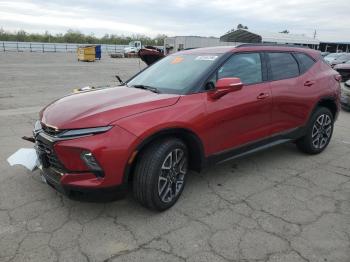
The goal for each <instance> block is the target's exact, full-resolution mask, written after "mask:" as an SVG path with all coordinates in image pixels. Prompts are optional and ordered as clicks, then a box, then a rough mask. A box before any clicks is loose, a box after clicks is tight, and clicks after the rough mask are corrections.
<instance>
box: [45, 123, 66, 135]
mask: <svg viewBox="0 0 350 262" xmlns="http://www.w3.org/2000/svg"><path fill="white" fill-rule="evenodd" d="M41 128H42V130H43V131H44V133H46V134H48V135H50V136H58V135H59V134H61V133H62V132H63V131H64V130H58V129H55V128H53V127H50V126H47V125H45V124H43V123H42V124H41Z"/></svg>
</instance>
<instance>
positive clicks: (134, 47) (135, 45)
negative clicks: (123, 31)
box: [124, 41, 142, 54]
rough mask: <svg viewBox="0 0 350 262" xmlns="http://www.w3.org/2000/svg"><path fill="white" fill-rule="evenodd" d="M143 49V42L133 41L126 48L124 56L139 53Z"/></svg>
mask: <svg viewBox="0 0 350 262" xmlns="http://www.w3.org/2000/svg"><path fill="white" fill-rule="evenodd" d="M141 48H142V44H141V41H131V42H130V43H129V46H128V47H125V48H124V54H129V53H137V52H138V51H139V50H140V49H141Z"/></svg>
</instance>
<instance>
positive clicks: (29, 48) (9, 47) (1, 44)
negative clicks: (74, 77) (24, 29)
mask: <svg viewBox="0 0 350 262" xmlns="http://www.w3.org/2000/svg"><path fill="white" fill-rule="evenodd" d="M86 45H89V44H66V43H37V42H8V41H0V52H42V53H49V52H51V53H52V52H66V53H68V52H76V51H77V48H78V47H79V46H86ZM125 47H127V45H105V44H102V45H101V51H102V52H104V53H122V52H123V50H124V48H125Z"/></svg>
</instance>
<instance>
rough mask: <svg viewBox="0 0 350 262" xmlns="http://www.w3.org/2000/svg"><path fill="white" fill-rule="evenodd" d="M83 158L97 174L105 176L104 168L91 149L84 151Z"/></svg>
mask: <svg viewBox="0 0 350 262" xmlns="http://www.w3.org/2000/svg"><path fill="white" fill-rule="evenodd" d="M81 159H82V160H83V161H84V162H85V164H86V165H87V166H88V167H89V168H90V169H91V171H93V172H94V173H95V174H96V175H97V176H103V170H102V168H101V167H100V165H99V164H98V162H97V160H96V158H95V157H94V155H93V154H92V153H91V152H90V151H83V152H82V153H81Z"/></svg>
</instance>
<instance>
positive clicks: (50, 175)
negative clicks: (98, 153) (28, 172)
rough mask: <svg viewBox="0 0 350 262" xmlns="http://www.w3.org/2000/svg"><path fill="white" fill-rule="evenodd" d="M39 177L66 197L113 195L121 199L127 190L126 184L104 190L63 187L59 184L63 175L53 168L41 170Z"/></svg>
mask: <svg viewBox="0 0 350 262" xmlns="http://www.w3.org/2000/svg"><path fill="white" fill-rule="evenodd" d="M41 175H42V178H43V180H44V181H45V182H46V183H47V184H48V185H49V186H51V187H52V188H53V189H55V190H56V191H58V192H60V193H61V194H64V195H66V196H68V197H75V196H81V195H83V194H87V195H90V196H92V197H94V196H98V197H104V196H107V195H113V197H123V196H125V195H126V193H127V189H128V187H127V184H126V183H123V184H121V185H117V186H111V187H104V188H86V187H79V186H69V185H65V184H64V183H61V179H62V177H63V176H64V175H65V174H62V173H60V172H59V171H57V170H55V169H53V168H41ZM94 199H96V198H94Z"/></svg>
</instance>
